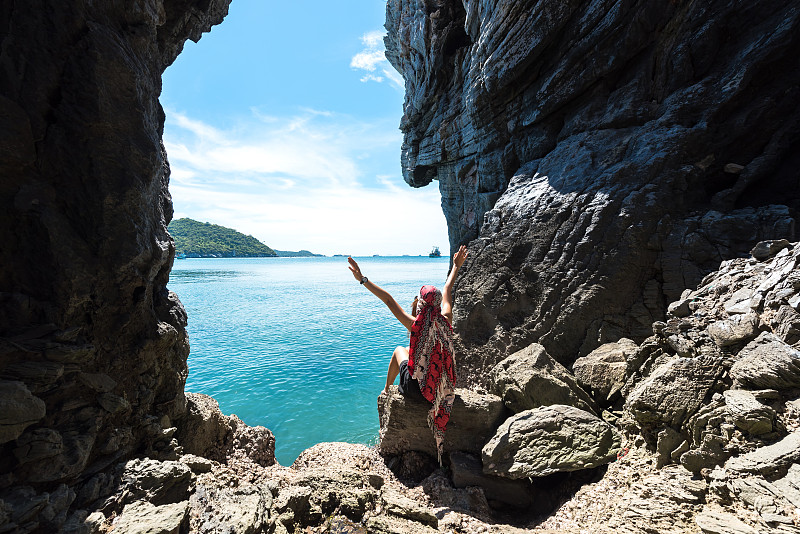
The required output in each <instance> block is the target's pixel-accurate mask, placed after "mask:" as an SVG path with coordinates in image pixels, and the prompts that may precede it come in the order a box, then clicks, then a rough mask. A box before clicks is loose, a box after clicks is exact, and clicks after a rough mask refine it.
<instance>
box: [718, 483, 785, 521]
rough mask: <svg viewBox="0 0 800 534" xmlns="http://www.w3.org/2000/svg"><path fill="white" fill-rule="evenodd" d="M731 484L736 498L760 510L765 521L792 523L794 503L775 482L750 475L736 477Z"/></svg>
mask: <svg viewBox="0 0 800 534" xmlns="http://www.w3.org/2000/svg"><path fill="white" fill-rule="evenodd" d="M729 485H730V488H731V491H732V493H733V494H734V495H735V496H736V498H737V499H739V500H740V501H741V502H743V503H744V504H745V505H746V506H747V507H748V508H750V509H753V510H755V511H756V512H758V513H759V514H760V515H761V517H762V518H763V519H764V520H765V521H767V522H782V523H789V524H791V523H792V519H791V515H792V511H793V510H792V508H793V505H792V503H791V501H790V500H789V499H787V498H785V497H784V495H783V492H782V491H781V489H780V488H779V487H778V486H776V485H775V484H772V483H770V482H769V481H767V480H765V479H764V478H763V477H760V476H749V477H743V478H734V479H733V480H731V481H730V482H729Z"/></svg>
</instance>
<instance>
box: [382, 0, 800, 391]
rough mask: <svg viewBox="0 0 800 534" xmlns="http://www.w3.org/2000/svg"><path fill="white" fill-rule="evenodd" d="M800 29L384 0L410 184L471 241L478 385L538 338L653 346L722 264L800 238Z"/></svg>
mask: <svg viewBox="0 0 800 534" xmlns="http://www.w3.org/2000/svg"><path fill="white" fill-rule="evenodd" d="M799 26H800V10H798V7H797V5H796V3H795V2H790V1H787V0H779V1H777V2H770V3H768V4H765V3H752V2H745V1H735V0H733V1H732V0H725V1H722V0H720V1H712V2H703V3H696V2H694V3H692V2H680V1H678V2H630V1H625V2H612V1H610V0H609V1H605V0H600V1H595V2H579V1H567V2H543V1H538V2H537V1H522V2H517V1H483V0H464V1H460V0H436V1H432V0H430V1H429V0H426V1H423V0H390V1H389V5H388V9H387V22H386V27H387V29H388V31H389V35H388V37H387V39H386V44H387V57H388V58H389V60H390V61H391V62H392V64H393V65H394V66H395V67H396V68H397V69H398V71H399V72H400V73H402V74H403V76H404V78H405V80H406V101H405V107H404V114H403V119H402V122H401V129H402V130H403V132H404V134H405V140H404V143H403V147H402V166H403V173H404V177H405V180H406V181H407V182H408V183H409V184H410V185H412V186H415V187H420V186H424V185H426V184H428V183H430V182H431V181H432V180H438V182H439V188H440V191H441V194H442V206H443V209H444V213H445V216H446V218H447V221H448V228H449V233H450V244H451V248H453V247H456V246H458V245H460V244H462V243H467V242H471V244H470V249H471V255H470V258H469V259H468V260H467V265H466V267H465V269H463V274H462V275H461V277H460V280H459V282H458V291H457V297H456V308H455V310H456V311H455V313H456V316H455V327H456V330H457V331H458V332H459V333H460V335H461V339H462V342H463V344H464V348H465V349H466V350H465V351H464V356H462V358H461V360H460V362H461V364H462V366H463V367H466V368H469V369H471V370H472V371H473V373H472V376H471V378H472V379H473V380H475V381H477V382H482V381H484V380H485V374H483V375H481V373H482V372H483V371H486V370H488V369H489V368H491V366H492V365H494V364H495V363H496V362H498V361H499V360H500V359H502V358H503V357H505V356H507V355H508V354H510V353H512V352H515V351H517V350H519V349H521V348H523V347H525V346H528V345H529V344H530V343H532V342H534V341H536V342H539V343H541V344H542V345H543V346H544V347H545V348H546V349H547V351H548V352H549V353H550V354H552V355H553V357H555V358H556V359H557V360H559V361H560V362H562V363H565V364H570V363H571V362H573V361H574V360H575V359H576V358H578V357H580V356H585V355H587V354H588V353H589V352H591V351H592V350H593V349H594V348H596V347H597V346H599V345H600V344H602V343H605V342H611V341H617V340H618V339H620V338H623V337H628V338H631V339H633V340H634V341H636V342H640V341H641V340H642V339H644V338H645V337H647V336H648V335H649V334H650V325H651V324H652V323H653V321H655V320H659V319H661V318H663V310H664V309H665V308H666V304H667V303H669V302H672V301H674V300H676V299H677V298H678V296H679V295H680V293H681V291H683V289H684V288H687V287H694V286H695V285H696V284H697V283H698V282H699V281H700V279H701V278H702V277H703V276H704V275H705V274H706V273H708V272H710V271H711V270H713V269H716V268H717V266H718V265H719V262H720V261H721V260H723V259H727V258H730V257H735V256H738V255H742V254H743V253H745V252H746V251H748V250H749V249H750V248H751V247H752V246H753V245H754V244H755V243H756V242H757V241H759V240H760V239H771V238H787V239H792V238H793V237H794V235H795V217H796V210H797V208H798V205H800V202H799V201H800V194H798V191H800V181H799V178H798V177H799V176H800V175H799V174H798V165H797V164H798V161H797V154H798V153H799V152H800V109H798V108H797V106H796V102H797V101H798V97H800V89H798V82H799V81H800V71H798V69H797V68H796V58H797V56H798V52H800V28H799ZM465 374H468V373H465ZM481 376H483V377H484V378H481Z"/></svg>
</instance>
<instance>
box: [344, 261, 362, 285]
mask: <svg viewBox="0 0 800 534" xmlns="http://www.w3.org/2000/svg"><path fill="white" fill-rule="evenodd" d="M347 263H349V264H350V265H349V268H350V272H351V273H353V277H354V278H355V279H356V280H358V281H359V282H361V279H362V278H363V276H364V275H362V274H361V268H360V267H359V266H358V264H357V263H356V260H354V259H353V258H350V257H348V258H347Z"/></svg>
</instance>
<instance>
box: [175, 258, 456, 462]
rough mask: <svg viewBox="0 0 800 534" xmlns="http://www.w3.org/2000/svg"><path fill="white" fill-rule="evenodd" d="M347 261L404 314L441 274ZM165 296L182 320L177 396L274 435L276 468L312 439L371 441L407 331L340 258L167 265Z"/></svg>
mask: <svg viewBox="0 0 800 534" xmlns="http://www.w3.org/2000/svg"><path fill="white" fill-rule="evenodd" d="M356 260H357V261H358V263H359V265H360V266H361V270H362V272H363V273H364V274H365V275H366V276H368V277H369V278H370V280H372V281H373V282H375V283H377V284H378V285H380V286H381V287H383V288H384V289H386V290H387V291H389V293H391V294H392V295H393V296H394V297H395V299H396V300H397V301H398V302H399V303H400V304H401V305H402V306H404V307H405V308H406V309H409V308H410V305H411V301H412V300H413V298H414V295H416V294H417V293H418V292H419V288H420V287H421V286H422V285H424V284H434V285H436V286H437V287H439V288H441V287H442V286H443V285H444V281H445V279H446V277H447V268H448V258H447V257H446V256H443V257H441V258H428V257H407V256H403V257H369V258H356ZM169 289H171V290H172V291H174V292H176V293H177V294H178V296H179V297H180V299H181V302H182V303H183V305H184V306H185V307H186V311H187V312H188V314H189V326H188V331H189V342H190V344H191V353H190V355H189V378H188V380H187V382H186V391H192V392H195V393H205V394H208V395H211V396H213V397H214V398H215V399H217V401H219V404H220V408H221V409H222V412H223V413H225V414H231V413H235V414H236V415H238V416H239V417H240V418H241V419H242V420H243V421H244V422H245V423H247V424H249V425H262V426H265V427H267V428H269V429H270V430H272V432H273V433H274V434H275V442H276V444H275V449H276V456H277V459H278V462H280V463H281V464H282V465H290V464H291V463H292V462H294V460H295V459H296V458H297V456H298V455H299V454H300V452H302V451H303V450H305V449H307V448H308V447H311V446H312V445H314V444H316V443H320V442H325V441H346V442H350V443H364V444H374V443H375V441H376V439H377V436H378V412H377V397H378V394H379V393H380V392H381V390H382V389H383V386H384V384H385V382H386V368H387V366H388V362H389V358H390V356H391V354H392V351H393V350H394V348H395V347H396V346H398V345H403V346H407V345H408V331H407V330H406V329H405V328H403V326H402V325H401V324H400V323H399V322H398V321H397V320H396V319H395V318H394V316H393V315H392V314H391V313H390V312H389V310H388V308H386V307H385V306H384V304H383V303H382V302H381V301H379V300H378V299H377V298H376V297H375V296H374V295H372V294H371V293H370V292H369V291H367V290H366V289H365V288H364V287H362V286H361V285H359V283H358V282H357V281H356V280H355V279H354V278H353V275H352V274H351V273H350V271H349V270H348V268H347V258H344V257H332V258H241V259H239V258H212V259H185V260H176V261H175V265H174V267H173V269H172V274H171V275H170V283H169Z"/></svg>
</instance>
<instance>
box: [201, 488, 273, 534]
mask: <svg viewBox="0 0 800 534" xmlns="http://www.w3.org/2000/svg"><path fill="white" fill-rule="evenodd" d="M189 503H190V505H191V510H192V514H191V531H192V532H197V533H200V534H216V533H218V532H231V533H234V532H235V533H237V534H256V533H259V532H263V531H264V530H265V528H266V527H267V525H268V523H269V519H270V508H271V507H272V494H271V493H270V492H269V490H267V489H266V488H264V487H263V486H256V485H252V484H237V485H236V486H234V487H230V488H225V487H211V486H206V485H204V484H198V485H197V490H196V491H195V492H194V493H193V494H192V496H191V498H190V499H189Z"/></svg>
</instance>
